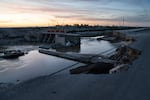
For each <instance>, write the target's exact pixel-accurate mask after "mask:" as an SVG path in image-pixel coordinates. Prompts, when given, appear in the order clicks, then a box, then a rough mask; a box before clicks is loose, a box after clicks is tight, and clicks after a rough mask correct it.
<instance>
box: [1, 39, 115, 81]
mask: <svg viewBox="0 0 150 100" xmlns="http://www.w3.org/2000/svg"><path fill="white" fill-rule="evenodd" d="M113 48H115V47H114V46H113V45H112V44H111V43H109V42H107V41H97V40H96V39H92V38H84V39H82V40H81V45H80V46H79V47H77V48H72V49H70V50H69V51H67V50H66V52H78V53H85V54H101V53H104V52H105V51H108V50H111V49H113ZM8 49H22V50H26V51H29V52H28V53H27V54H25V55H24V56H21V57H19V58H17V59H9V60H7V59H0V83H2V82H6V83H7V82H13V83H14V82H21V81H25V80H28V79H32V78H35V77H38V76H42V75H50V74H52V73H55V72H57V71H59V70H61V69H63V68H66V67H69V66H72V65H74V64H76V63H77V62H75V61H71V60H66V59H62V58H58V57H54V56H50V55H44V54H41V53H39V52H38V46H9V47H8ZM75 49H76V50H75ZM64 52H65V50H64Z"/></svg>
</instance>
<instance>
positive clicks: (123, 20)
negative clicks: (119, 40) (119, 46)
mask: <svg viewBox="0 0 150 100" xmlns="http://www.w3.org/2000/svg"><path fill="white" fill-rule="evenodd" d="M122 24H123V26H124V17H123V19H122Z"/></svg>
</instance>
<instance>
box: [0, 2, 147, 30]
mask: <svg viewBox="0 0 150 100" xmlns="http://www.w3.org/2000/svg"><path fill="white" fill-rule="evenodd" d="M123 19H124V21H125V22H124V25H129V26H150V0H0V27H26V26H48V25H50V26H53V25H56V24H59V25H65V24H90V25H97V24H98V25H123Z"/></svg>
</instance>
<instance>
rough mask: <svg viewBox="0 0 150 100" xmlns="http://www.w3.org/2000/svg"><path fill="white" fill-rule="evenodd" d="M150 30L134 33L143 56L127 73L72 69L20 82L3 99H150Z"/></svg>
mask: <svg viewBox="0 0 150 100" xmlns="http://www.w3.org/2000/svg"><path fill="white" fill-rule="evenodd" d="M149 33H150V30H145V31H139V32H136V33H135V34H133V35H134V36H135V37H136V38H137V40H138V41H137V42H135V43H134V44H133V45H132V46H133V47H135V48H138V49H140V50H142V55H141V56H140V57H139V59H137V60H136V61H135V62H134V63H133V65H132V66H130V69H129V70H128V71H126V72H122V73H117V74H112V75H109V74H106V75H105V74H103V75H102V74H101V75H100V74H99V75H92V74H79V75H70V73H69V70H70V69H66V70H64V71H61V72H59V73H57V74H55V75H53V76H43V77H39V78H36V79H33V80H29V81H26V82H23V83H20V84H18V85H16V86H14V87H12V88H10V89H9V90H7V91H6V92H4V93H1V94H0V100H149V98H150V78H149V77H150V61H149V57H150V53H149V51H150V45H149V43H150V34H149ZM79 65H80V64H79ZM75 67H77V65H76V66H73V67H72V68H75Z"/></svg>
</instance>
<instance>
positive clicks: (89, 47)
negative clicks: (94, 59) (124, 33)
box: [80, 39, 114, 54]
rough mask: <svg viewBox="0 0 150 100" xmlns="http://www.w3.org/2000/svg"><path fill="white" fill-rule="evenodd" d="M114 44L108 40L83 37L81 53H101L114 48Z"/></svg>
mask: <svg viewBox="0 0 150 100" xmlns="http://www.w3.org/2000/svg"><path fill="white" fill-rule="evenodd" d="M112 48H114V46H113V45H112V44H110V43H109V42H107V41H96V40H93V39H83V40H82V41H81V50H80V53H94V54H99V53H101V52H104V51H106V50H109V49H112Z"/></svg>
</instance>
